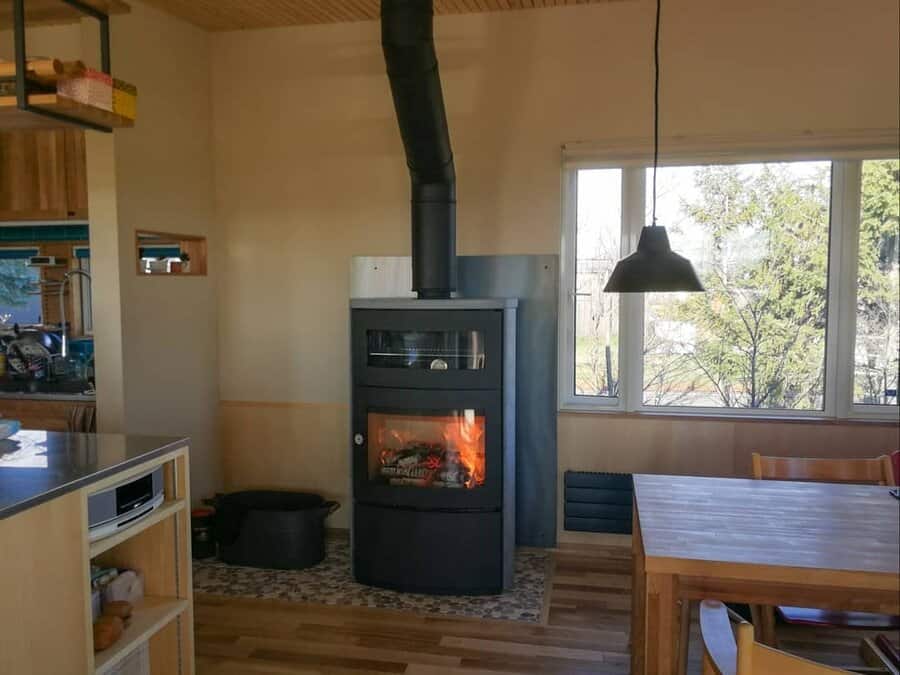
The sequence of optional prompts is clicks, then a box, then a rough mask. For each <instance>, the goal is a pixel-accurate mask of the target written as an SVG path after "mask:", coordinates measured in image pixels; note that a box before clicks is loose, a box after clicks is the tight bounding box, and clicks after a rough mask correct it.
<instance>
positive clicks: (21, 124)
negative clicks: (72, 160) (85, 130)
mask: <svg viewBox="0 0 900 675" xmlns="http://www.w3.org/2000/svg"><path fill="white" fill-rule="evenodd" d="M28 102H29V103H30V104H32V105H34V106H40V107H41V108H45V109H47V110H51V111H53V112H57V113H62V114H64V115H69V116H70V117H74V118H77V119H79V120H82V121H85V122H92V123H94V124H100V125H103V126H106V127H111V128H114V129H118V128H123V127H133V126H134V120H130V119H127V118H125V117H122V116H121V115H117V114H115V113H113V112H110V111H108V110H103V109H101V108H95V107H94V106H90V105H84V104H83V103H78V102H77V101H73V100H72V99H69V98H65V97H64V96H59V95H57V94H31V95H30V96H29V97H28ZM65 127H71V128H77V125H76V124H67V123H66V122H63V121H60V120H56V119H53V118H52V117H44V116H43V115H38V114H36V113H31V112H28V111H25V110H20V109H19V108H18V106H17V105H16V97H15V96H0V129H59V128H65Z"/></svg>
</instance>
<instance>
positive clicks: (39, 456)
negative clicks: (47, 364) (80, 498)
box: [0, 431, 188, 520]
mask: <svg viewBox="0 0 900 675" xmlns="http://www.w3.org/2000/svg"><path fill="white" fill-rule="evenodd" d="M187 444H188V439H187V438H183V437H162V436H134V435H124V434H74V433H63V432H54V431H20V432H19V433H17V434H15V435H13V436H10V437H9V438H8V439H6V440H2V441H0V520H2V519H3V518H7V517H9V516H12V515H13V514H16V513H19V512H21V511H24V510H26V509H29V508H31V507H33V506H36V505H38V504H41V503H43V502H46V501H49V500H51V499H54V498H56V497H59V496H61V495H64V494H66V493H68V492H73V491H75V490H78V489H79V488H82V487H85V486H87V485H90V484H91V483H95V482H97V481H99V480H101V479H103V478H106V477H108V476H111V475H113V474H115V473H118V472H120V471H122V470H124V469H128V468H130V467H132V466H136V465H138V464H141V463H143V462H146V461H149V460H151V459H154V458H155V457H157V456H161V455H164V454H166V453H167V452H171V451H172V450H174V449H177V448H178V447H180V446H187Z"/></svg>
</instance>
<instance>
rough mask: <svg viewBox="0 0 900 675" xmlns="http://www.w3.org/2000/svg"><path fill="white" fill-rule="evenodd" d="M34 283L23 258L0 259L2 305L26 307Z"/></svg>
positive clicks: (0, 299)
mask: <svg viewBox="0 0 900 675" xmlns="http://www.w3.org/2000/svg"><path fill="white" fill-rule="evenodd" d="M33 284H34V279H33V278H32V275H31V273H30V272H29V269H28V268H27V267H26V266H25V265H24V264H23V261H22V260H0V305H5V306H12V307H24V306H25V305H27V304H28V300H29V295H28V293H29V291H30V290H33ZM2 319H3V317H2V316H0V320H2Z"/></svg>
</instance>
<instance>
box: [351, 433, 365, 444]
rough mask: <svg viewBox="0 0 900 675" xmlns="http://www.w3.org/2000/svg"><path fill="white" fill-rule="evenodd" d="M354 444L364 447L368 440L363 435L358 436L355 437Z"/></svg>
mask: <svg viewBox="0 0 900 675" xmlns="http://www.w3.org/2000/svg"><path fill="white" fill-rule="evenodd" d="M353 442H354V443H355V444H356V445H362V444H363V443H365V442H366V439H365V437H364V436H363V435H362V434H356V435H355V436H354V437H353Z"/></svg>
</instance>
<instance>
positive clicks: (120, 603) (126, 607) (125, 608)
mask: <svg viewBox="0 0 900 675" xmlns="http://www.w3.org/2000/svg"><path fill="white" fill-rule="evenodd" d="M132 609H133V607H132V606H131V603H130V602H126V601H125V600H115V601H113V602H107V603H106V604H105V605H103V616H117V617H119V618H120V619H122V621H128V619H129V618H131V611H132Z"/></svg>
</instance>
